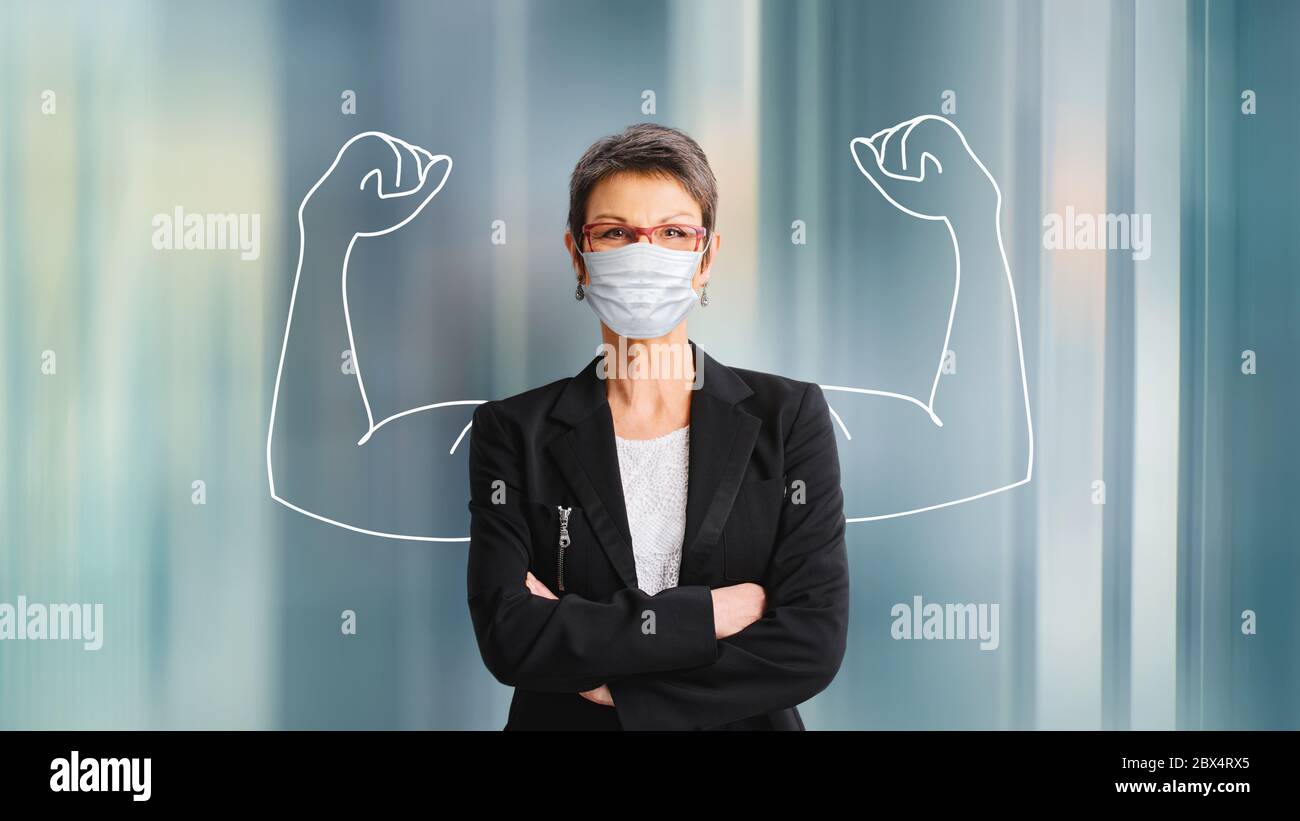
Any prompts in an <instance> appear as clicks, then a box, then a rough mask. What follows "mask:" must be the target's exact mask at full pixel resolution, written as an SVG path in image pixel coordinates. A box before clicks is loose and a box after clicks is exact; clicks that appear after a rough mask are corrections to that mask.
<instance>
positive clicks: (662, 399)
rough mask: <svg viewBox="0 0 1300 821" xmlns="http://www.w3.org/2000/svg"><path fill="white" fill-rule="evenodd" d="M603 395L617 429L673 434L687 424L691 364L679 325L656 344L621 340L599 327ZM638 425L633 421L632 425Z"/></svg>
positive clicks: (683, 325)
mask: <svg viewBox="0 0 1300 821" xmlns="http://www.w3.org/2000/svg"><path fill="white" fill-rule="evenodd" d="M600 330H601V338H602V342H603V349H604V352H605V395H606V397H607V398H608V399H609V403H610V406H611V409H612V410H613V411H614V419H615V427H616V428H619V427H622V425H620V424H619V423H620V421H624V422H625V423H626V427H628V428H629V429H637V430H641V431H646V430H659V431H660V432H662V430H663V429H667V430H672V429H675V428H678V427H681V426H683V425H685V424H687V423H688V422H689V418H690V402H691V388H692V386H693V385H694V382H695V359H694V357H693V356H692V355H691V346H690V341H689V340H688V339H687V335H686V322H685V321H683V322H682V323H681V324H679V325H678V326H677V327H676V328H673V329H672V330H671V331H669V332H668V333H667V334H665V335H664V336H660V337H656V338H654V339H627V338H626V337H620V336H619V335H618V334H616V333H614V332H613V331H611V330H610V329H609V328H608V327H606V326H605V325H604V323H601V329H600ZM633 420H637V421H633Z"/></svg>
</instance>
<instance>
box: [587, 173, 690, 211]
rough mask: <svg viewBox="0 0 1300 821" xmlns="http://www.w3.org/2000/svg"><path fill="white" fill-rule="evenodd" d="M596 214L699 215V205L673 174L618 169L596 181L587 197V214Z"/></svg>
mask: <svg viewBox="0 0 1300 821" xmlns="http://www.w3.org/2000/svg"><path fill="white" fill-rule="evenodd" d="M596 215H599V216H601V217H602V218H603V217H618V218H621V219H627V220H637V221H644V222H655V221H658V220H660V219H664V218H667V217H676V216H677V215H690V216H693V217H694V218H695V219H697V220H698V219H700V218H701V217H700V204H699V203H698V202H696V201H695V198H694V197H692V196H691V194H690V192H689V191H687V190H686V188H685V187H684V186H683V185H682V184H681V182H679V181H678V180H677V179H676V178H675V177H673V176H671V175H669V174H661V173H647V172H641V171H619V172H616V173H614V174H610V175H609V176H607V177H604V178H603V179H601V180H600V182H598V183H596V184H595V185H594V186H593V187H592V189H591V194H590V195H589V196H588V198H587V217H588V219H591V218H593V217H594V216H596Z"/></svg>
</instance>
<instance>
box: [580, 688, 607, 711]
mask: <svg viewBox="0 0 1300 821" xmlns="http://www.w3.org/2000/svg"><path fill="white" fill-rule="evenodd" d="M578 695H580V696H582V697H583V698H585V699H586V700H587V701H594V702H595V703H597V704H600V705H603V706H605V707H613V706H614V696H613V695H611V694H610V692H609V685H608V684H602V685H600V686H599V687H597V688H596V689H594V690H585V691H583V692H581V693H578Z"/></svg>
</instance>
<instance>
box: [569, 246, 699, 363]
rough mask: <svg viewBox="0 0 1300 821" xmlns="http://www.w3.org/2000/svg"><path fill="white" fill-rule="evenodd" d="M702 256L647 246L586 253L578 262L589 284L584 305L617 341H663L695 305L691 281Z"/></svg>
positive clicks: (696, 253) (696, 296) (585, 288)
mask: <svg viewBox="0 0 1300 821" xmlns="http://www.w3.org/2000/svg"><path fill="white" fill-rule="evenodd" d="M712 243H713V237H712V236H710V237H709V244H712ZM708 247H709V246H708V245H706V246H705V250H708ZM703 256H704V251H674V250H672V249H670V248H662V247H660V246H658V245H653V244H651V243H649V242H633V243H631V244H629V245H625V246H623V247H622V248H616V249H614V250H613V251H588V252H585V253H583V255H582V260H583V262H585V263H586V266H587V276H588V277H589V278H590V284H589V285H586V286H584V288H583V290H584V291H585V292H586V300H587V303H588V304H589V305H591V309H592V310H593V311H595V312H596V316H598V317H600V321H601V322H604V323H605V324H606V325H607V326H609V329H610V330H611V331H613V332H614V333H616V334H618V335H619V336H624V337H627V338H628V339H652V338H654V337H659V336H663V335H664V334H666V333H668V332H669V331H671V330H672V329H673V328H676V327H677V326H678V325H679V324H680V323H681V321H682V320H683V319H685V318H686V315H687V314H688V313H690V311H691V308H693V307H695V303H696V302H698V301H699V295H698V294H696V293H695V289H694V288H692V287H691V280H692V279H693V278H694V276H695V267H696V266H697V265H699V262H700V258H701V257H703Z"/></svg>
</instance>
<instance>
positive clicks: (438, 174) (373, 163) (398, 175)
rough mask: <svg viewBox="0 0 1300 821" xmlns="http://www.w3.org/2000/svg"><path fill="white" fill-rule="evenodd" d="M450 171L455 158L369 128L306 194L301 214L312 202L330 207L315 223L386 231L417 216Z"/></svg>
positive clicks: (369, 233)
mask: <svg viewBox="0 0 1300 821" xmlns="http://www.w3.org/2000/svg"><path fill="white" fill-rule="evenodd" d="M439 163H441V164H442V165H441V166H439ZM450 175H451V157H449V156H447V155H446V154H438V155H434V154H432V153H430V152H429V151H426V150H425V149H423V148H421V147H419V146H417V145H412V144H411V143H408V142H406V141H405V140H399V139H398V138H396V137H391V136H389V135H387V134H384V133H382V132H379V131H367V132H364V133H362V134H358V135H356V136H355V137H353V138H352V139H350V140H348V141H347V142H346V143H344V144H343V147H342V148H340V149H339V153H338V155H337V156H336V157H335V158H334V163H333V164H332V165H331V166H330V167H329V169H328V170H326V171H325V174H324V175H323V176H322V177H321V178H320V180H319V181H317V183H316V185H315V186H313V187H312V189H311V191H310V192H309V193H308V194H307V196H306V198H305V199H303V201H302V206H301V207H300V208H299V210H298V214H299V218H300V220H301V219H302V215H303V213H304V212H305V211H306V210H307V208H308V203H312V206H311V208H312V210H313V211H319V210H324V211H326V212H328V217H326V218H325V219H322V220H319V221H317V220H313V223H316V224H319V223H320V222H323V223H326V224H329V223H330V222H331V221H337V220H343V221H344V222H345V224H346V226H347V230H350V231H351V234H350V236H361V237H375V236H379V235H381V234H387V233H389V232H390V231H396V230H397V229H398V228H401V227H402V226H403V225H405V224H406V223H408V222H410V221H411V220H413V219H415V217H416V215H417V214H419V213H420V211H422V210H423V209H424V206H426V205H428V204H429V201H430V200H432V199H433V198H434V196H435V195H436V194H437V193H438V192H439V191H440V190H442V186H443V184H444V183H446V182H447V177H448V176H450ZM304 224H305V223H304Z"/></svg>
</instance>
